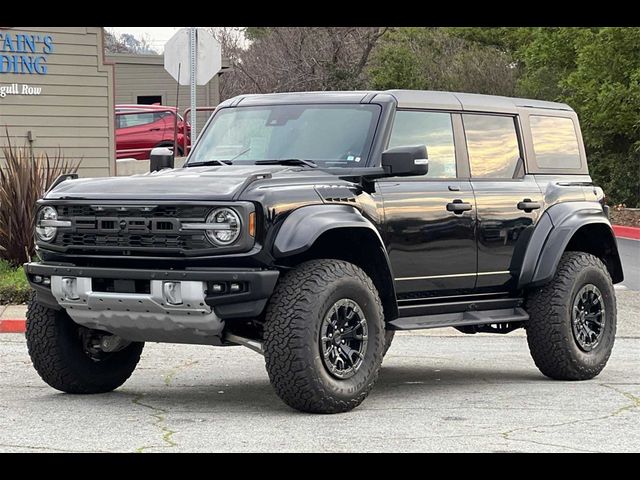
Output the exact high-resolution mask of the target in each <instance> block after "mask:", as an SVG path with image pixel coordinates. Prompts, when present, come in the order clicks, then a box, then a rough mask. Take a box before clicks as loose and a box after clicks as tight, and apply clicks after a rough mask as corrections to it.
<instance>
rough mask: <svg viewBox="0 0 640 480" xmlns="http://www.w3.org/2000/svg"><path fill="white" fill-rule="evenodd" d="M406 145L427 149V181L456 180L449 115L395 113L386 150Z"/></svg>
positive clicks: (454, 149)
mask: <svg viewBox="0 0 640 480" xmlns="http://www.w3.org/2000/svg"><path fill="white" fill-rule="evenodd" d="M409 145H426V147H427V156H428V157H429V173H427V175H426V176H427V177H428V178H455V177H456V148H455V143H454V141H453V124H452V122H451V114H450V113H446V112H418V111H408V110H399V111H397V112H396V118H395V121H394V124H393V130H392V131H391V138H390V140H389V148H393V147H402V146H409Z"/></svg>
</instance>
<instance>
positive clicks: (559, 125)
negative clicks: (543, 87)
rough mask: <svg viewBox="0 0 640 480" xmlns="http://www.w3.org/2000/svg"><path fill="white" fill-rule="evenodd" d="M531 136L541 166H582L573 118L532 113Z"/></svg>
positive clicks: (574, 167) (537, 160) (530, 119)
mask: <svg viewBox="0 0 640 480" xmlns="http://www.w3.org/2000/svg"><path fill="white" fill-rule="evenodd" d="M529 124H530V125H531V137H532V138H533V150H534V152H535V153H536V163H537V164H538V166H539V167H540V168H563V169H566V168H570V169H577V168H580V166H581V163H580V147H579V146H578V135H577V134H576V129H575V126H574V125H573V120H571V119H570V118H566V117H549V116H543V115H531V116H530V117H529Z"/></svg>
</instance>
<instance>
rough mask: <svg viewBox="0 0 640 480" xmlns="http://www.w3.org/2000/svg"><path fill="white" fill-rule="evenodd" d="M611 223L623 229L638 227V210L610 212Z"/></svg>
mask: <svg viewBox="0 0 640 480" xmlns="http://www.w3.org/2000/svg"><path fill="white" fill-rule="evenodd" d="M610 215H611V223H612V224H614V225H624V226H625V227H640V208H617V207H612V208H611V210H610Z"/></svg>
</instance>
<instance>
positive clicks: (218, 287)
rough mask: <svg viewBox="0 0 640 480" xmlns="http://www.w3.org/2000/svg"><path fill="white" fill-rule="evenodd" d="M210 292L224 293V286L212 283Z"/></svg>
mask: <svg viewBox="0 0 640 480" xmlns="http://www.w3.org/2000/svg"><path fill="white" fill-rule="evenodd" d="M211 291H212V292H213V293H222V292H224V285H223V284H221V283H214V284H213V285H211Z"/></svg>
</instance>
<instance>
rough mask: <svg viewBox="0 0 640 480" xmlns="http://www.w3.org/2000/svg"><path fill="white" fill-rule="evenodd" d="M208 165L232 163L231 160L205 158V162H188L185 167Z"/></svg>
mask: <svg viewBox="0 0 640 480" xmlns="http://www.w3.org/2000/svg"><path fill="white" fill-rule="evenodd" d="M209 165H233V163H231V160H207V161H206V162H189V163H187V164H186V165H185V167H207V166H209Z"/></svg>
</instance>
